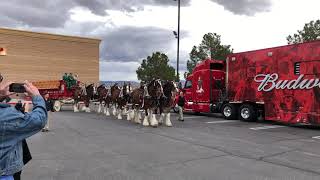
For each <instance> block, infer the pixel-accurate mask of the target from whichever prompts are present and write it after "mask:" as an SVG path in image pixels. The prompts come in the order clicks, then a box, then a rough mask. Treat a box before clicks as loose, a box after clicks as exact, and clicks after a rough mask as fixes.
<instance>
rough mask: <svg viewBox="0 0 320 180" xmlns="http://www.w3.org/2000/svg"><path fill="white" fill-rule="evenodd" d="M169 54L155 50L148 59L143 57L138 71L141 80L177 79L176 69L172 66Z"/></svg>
mask: <svg viewBox="0 0 320 180" xmlns="http://www.w3.org/2000/svg"><path fill="white" fill-rule="evenodd" d="M168 63H169V58H168V56H167V55H165V54H163V53H160V52H155V53H153V54H152V56H148V57H147V59H143V60H142V63H141V65H140V66H139V68H138V69H137V71H136V73H137V76H138V79H139V80H142V81H151V80H152V79H153V78H160V79H161V80H172V81H173V80H176V75H175V69H174V68H173V67H172V66H170V65H169V64H168Z"/></svg>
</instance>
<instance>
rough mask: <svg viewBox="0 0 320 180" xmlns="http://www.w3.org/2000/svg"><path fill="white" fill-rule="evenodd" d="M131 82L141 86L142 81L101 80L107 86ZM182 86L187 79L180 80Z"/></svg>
mask: <svg viewBox="0 0 320 180" xmlns="http://www.w3.org/2000/svg"><path fill="white" fill-rule="evenodd" d="M129 82H130V83H131V86H132V87H139V86H140V82H137V81H100V84H105V85H106V86H113V85H114V84H115V83H118V84H119V85H120V86H122V85H123V83H129ZM180 82H181V84H182V86H184V83H185V80H181V81H180Z"/></svg>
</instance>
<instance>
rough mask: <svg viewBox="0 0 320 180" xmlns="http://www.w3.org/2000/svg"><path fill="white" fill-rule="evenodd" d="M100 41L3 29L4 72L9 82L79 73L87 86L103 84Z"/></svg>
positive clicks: (0, 66)
mask: <svg viewBox="0 0 320 180" xmlns="http://www.w3.org/2000/svg"><path fill="white" fill-rule="evenodd" d="M99 44H100V40H97V39H90V38H80V37H71V36H60V35H52V34H44V33H33V32H27V31H16V30H8V29H1V28H0V47H4V48H6V51H7V55H6V56H0V72H1V74H2V75H3V76H4V77H5V78H6V79H9V80H13V81H23V80H25V79H27V80H30V81H42V80H57V79H60V78H61V77H62V75H63V73H65V72H68V73H69V72H72V73H76V74H78V76H79V80H80V81H82V82H85V83H96V82H98V81H99Z"/></svg>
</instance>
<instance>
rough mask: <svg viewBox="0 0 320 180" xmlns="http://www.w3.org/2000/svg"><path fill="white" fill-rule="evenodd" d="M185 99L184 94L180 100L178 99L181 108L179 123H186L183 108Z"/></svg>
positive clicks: (181, 93) (181, 94)
mask: <svg viewBox="0 0 320 180" xmlns="http://www.w3.org/2000/svg"><path fill="white" fill-rule="evenodd" d="M185 101H186V100H185V98H184V95H183V92H180V95H179V98H178V108H179V119H178V120H179V121H184V119H183V107H184V103H185Z"/></svg>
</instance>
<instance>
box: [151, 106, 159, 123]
mask: <svg viewBox="0 0 320 180" xmlns="http://www.w3.org/2000/svg"><path fill="white" fill-rule="evenodd" d="M150 125H151V126H152V127H158V121H157V119H156V114H154V113H153V111H152V110H151V109H150Z"/></svg>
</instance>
